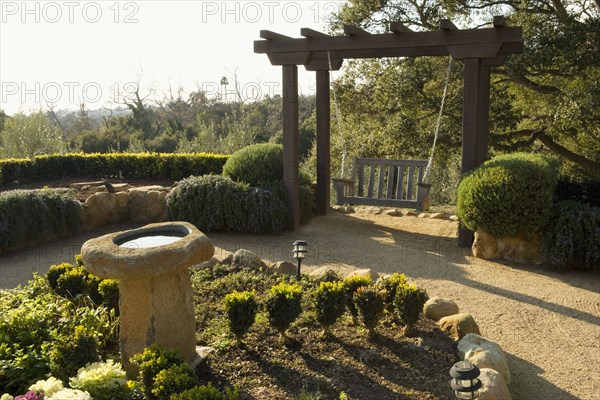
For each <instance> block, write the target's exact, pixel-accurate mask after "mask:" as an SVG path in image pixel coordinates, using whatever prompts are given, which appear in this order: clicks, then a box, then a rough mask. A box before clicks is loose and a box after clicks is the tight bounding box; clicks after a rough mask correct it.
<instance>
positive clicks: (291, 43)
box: [254, 27, 523, 55]
mask: <svg viewBox="0 0 600 400" xmlns="http://www.w3.org/2000/svg"><path fill="white" fill-rule="evenodd" d="M356 29H359V28H356ZM491 43H502V44H522V43H523V29H522V28H514V27H513V28H485V29H466V30H458V31H433V32H403V33H402V34H401V35H397V34H394V33H382V34H368V35H363V36H360V35H358V34H357V35H354V36H328V37H324V38H320V39H319V40H314V39H312V38H310V39H307V38H298V39H296V38H286V39H277V40H273V39H271V40H257V41H255V42H254V52H255V53H261V54H265V53H266V54H273V53H289V52H316V51H340V52H342V51H346V52H348V54H352V51H361V50H376V49H380V50H383V51H389V52H392V51H394V50H398V49H410V48H413V49H427V48H439V47H445V46H459V45H477V44H479V45H488V44H491ZM432 55H437V54H432Z"/></svg>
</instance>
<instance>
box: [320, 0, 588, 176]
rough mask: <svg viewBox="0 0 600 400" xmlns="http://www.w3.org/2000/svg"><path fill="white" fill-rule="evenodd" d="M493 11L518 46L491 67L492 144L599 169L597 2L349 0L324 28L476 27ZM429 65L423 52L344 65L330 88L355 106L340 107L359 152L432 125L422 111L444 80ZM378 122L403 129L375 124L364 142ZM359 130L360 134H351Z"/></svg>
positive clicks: (455, 114)
mask: <svg viewBox="0 0 600 400" xmlns="http://www.w3.org/2000/svg"><path fill="white" fill-rule="evenodd" d="M498 14H504V15H505V16H506V19H507V22H508V24H509V25H512V26H522V27H523V31H524V41H525V51H524V53H523V54H522V55H518V56H511V57H509V60H508V62H507V63H506V65H504V66H502V67H498V68H494V69H493V70H492V74H493V75H492V95H491V110H490V130H491V132H490V133H491V135H490V145H491V147H492V151H493V152H494V151H496V152H504V151H513V150H516V149H520V148H530V149H540V150H545V151H550V152H553V153H555V154H556V155H558V156H559V157H561V158H562V159H563V160H568V161H570V162H572V163H574V164H576V165H577V166H578V167H579V168H582V169H583V170H586V171H588V172H589V171H593V172H594V173H596V174H598V175H600V107H599V101H600V100H599V99H600V52H598V48H600V1H598V0H596V1H594V2H591V1H588V0H529V1H521V0H503V1H484V0H443V1H431V0H348V2H347V3H346V4H345V5H344V6H343V7H342V8H341V9H340V11H339V12H338V13H337V14H336V15H335V16H334V18H333V20H332V23H331V29H332V30H333V31H339V29H340V28H341V27H342V26H343V25H344V24H354V25H357V26H360V27H362V28H364V29H367V30H370V31H372V32H384V31H386V30H387V29H388V27H389V23H390V22H392V21H398V22H401V23H403V24H404V25H406V26H409V27H411V28H412V29H414V30H436V29H438V27H439V21H440V20H441V19H442V18H450V19H452V20H453V21H454V22H455V23H456V24H457V25H459V26H461V25H462V26H465V27H467V26H468V27H471V26H473V25H478V24H479V25H480V26H483V25H485V24H486V23H489V22H490V21H491V20H492V16H493V15H498ZM435 66H436V62H435V61H431V59H428V58H420V59H410V58H407V59H403V60H374V61H360V62H354V63H350V66H349V68H348V72H347V73H346V75H345V76H344V77H343V78H342V79H340V81H339V82H336V85H337V86H336V87H338V89H339V91H340V92H341V93H342V95H341V99H342V101H344V98H348V99H349V100H348V101H346V103H345V105H348V104H349V103H353V104H354V105H353V106H352V108H349V109H346V108H345V109H344V113H345V114H347V120H346V121H345V122H346V124H345V126H348V125H350V126H352V127H354V128H353V134H352V135H350V137H351V138H352V139H354V140H355V141H356V142H357V143H360V144H362V146H361V151H364V152H371V153H378V154H379V155H381V153H386V152H387V151H391V152H395V151H401V150H402V149H407V148H408V149H411V147H410V145H409V146H408V147H405V146H404V144H403V145H402V146H401V147H402V149H399V148H394V147H393V145H394V144H393V143H387V142H385V141H384V142H383V145H381V146H380V145H378V143H379V142H381V140H384V139H385V137H387V136H388V135H391V137H392V138H393V140H392V142H396V140H398V141H399V142H400V143H402V139H403V138H404V139H406V140H405V142H406V141H409V142H411V143H413V145H414V143H415V142H414V139H416V138H420V139H421V140H420V142H421V143H428V142H429V141H428V140H424V135H425V134H423V133H422V132H431V130H432V129H431V128H429V129H425V128H424V126H429V127H431V119H432V118H431V115H430V114H431V113H432V112H434V110H435V105H437V104H439V103H438V102H437V100H438V97H439V95H438V94H437V93H439V87H440V83H441V81H442V79H443V73H440V72H441V71H442V70H443V66H441V65H440V64H439V62H438V64H437V67H435ZM432 67H435V68H438V70H431V68H432ZM459 73H460V70H459V68H457V75H456V76H454V77H453V82H455V80H460V81H462V78H461V77H460V76H459ZM453 85H454V84H453ZM454 86H455V85H454ZM436 89H437V90H436ZM364 94H367V96H364ZM361 96H362V98H361ZM460 96H462V94H461V93H460V92H459V90H457V87H454V89H453V90H452V91H451V96H450V102H449V107H448V109H447V113H446V115H447V118H446V120H445V122H444V123H445V124H447V127H446V128H449V129H452V132H454V133H453V134H451V135H447V136H443V140H442V146H443V142H444V141H446V140H447V142H448V143H447V144H448V145H449V146H450V147H455V146H457V140H460V137H459V136H457V133H456V132H457V131H456V129H457V128H456V125H457V123H459V121H460V112H461V109H462V107H461V106H459V104H460V103H461V98H460ZM407 104H408V105H407ZM409 110H412V114H411V115H408V114H407V112H408V111H409ZM434 115H435V113H434ZM365 116H369V118H365ZM345 117H346V115H345ZM378 118H381V119H384V120H385V122H383V121H379V122H378V121H377V119H378ZM385 125H387V126H389V125H394V126H399V127H402V129H401V130H402V131H403V132H405V133H403V134H402V135H399V136H397V137H394V136H393V133H394V132H382V133H381V137H376V138H374V139H376V140H373V141H369V140H368V139H369V137H368V135H369V134H372V133H371V132H373V131H374V129H379V128H381V127H382V126H385ZM361 130H363V131H364V132H362V135H356V134H355V133H356V132H357V131H358V132H359V133H361V132H360V131H361ZM388 130H389V129H388ZM443 131H444V130H443ZM367 132H368V133H367ZM406 132H407V133H406ZM458 132H459V131H458ZM404 135H407V136H404ZM332 143H334V141H333V140H332ZM371 145H372V146H371ZM351 146H352V143H351ZM386 146H392V147H391V148H389V147H386ZM422 147H423V145H417V146H416V151H417V152H418V153H423V149H422ZM404 151H407V150H404ZM408 152H410V151H408ZM384 155H385V154H384Z"/></svg>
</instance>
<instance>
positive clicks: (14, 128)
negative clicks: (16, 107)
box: [0, 111, 66, 158]
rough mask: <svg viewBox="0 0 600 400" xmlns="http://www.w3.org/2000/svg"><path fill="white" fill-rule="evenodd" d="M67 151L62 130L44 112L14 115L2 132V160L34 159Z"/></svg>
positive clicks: (0, 149) (0, 146) (0, 145)
mask: <svg viewBox="0 0 600 400" xmlns="http://www.w3.org/2000/svg"><path fill="white" fill-rule="evenodd" d="M65 150H66V146H65V143H64V142H63V140H62V137H61V131H60V129H59V128H58V127H57V126H56V125H53V124H52V123H50V121H49V120H48V117H47V116H46V114H44V113H43V112H42V111H37V112H34V113H32V114H30V115H25V114H16V115H13V116H12V117H11V118H8V119H6V121H5V122H4V126H3V129H2V131H0V157H1V158H24V157H33V156H36V155H40V154H53V153H61V152H64V151H65Z"/></svg>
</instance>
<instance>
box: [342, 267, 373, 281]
mask: <svg viewBox="0 0 600 400" xmlns="http://www.w3.org/2000/svg"><path fill="white" fill-rule="evenodd" d="M351 276H364V277H369V278H371V280H372V281H373V282H377V279H378V278H379V273H378V272H376V271H373V270H372V269H355V270H354V271H351V272H349V273H348V274H346V278H349V277H351Z"/></svg>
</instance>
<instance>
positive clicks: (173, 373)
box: [152, 364, 196, 400]
mask: <svg viewBox="0 0 600 400" xmlns="http://www.w3.org/2000/svg"><path fill="white" fill-rule="evenodd" d="M194 386H196V379H195V377H194V371H192V369H191V368H190V366H189V365H187V364H179V365H173V366H171V367H170V368H168V369H163V370H162V371H160V372H159V373H158V374H156V377H155V378H154V386H153V388H152V395H154V396H155V397H156V398H157V399H159V400H168V399H169V398H170V397H171V395H173V394H177V393H181V392H183V391H186V390H188V389H191V388H193V387H194Z"/></svg>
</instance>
